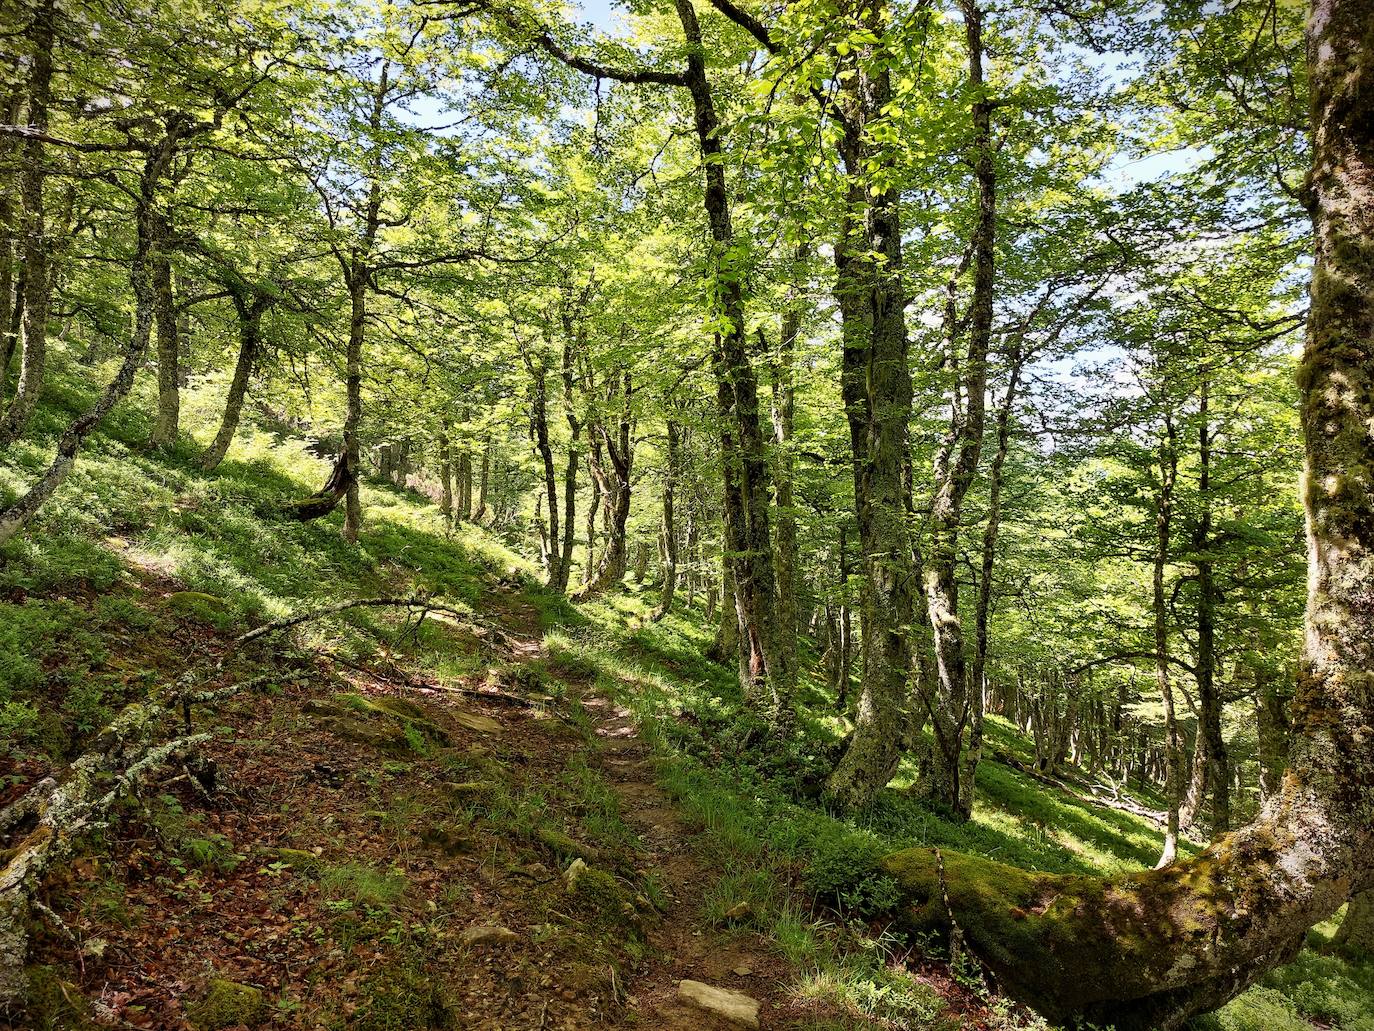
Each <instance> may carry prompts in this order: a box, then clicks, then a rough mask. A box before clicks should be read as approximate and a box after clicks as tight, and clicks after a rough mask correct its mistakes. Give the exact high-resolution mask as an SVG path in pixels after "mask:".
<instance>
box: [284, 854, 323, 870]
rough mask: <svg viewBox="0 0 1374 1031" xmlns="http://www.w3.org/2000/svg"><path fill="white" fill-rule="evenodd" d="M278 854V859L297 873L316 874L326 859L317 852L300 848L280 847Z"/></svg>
mask: <svg viewBox="0 0 1374 1031" xmlns="http://www.w3.org/2000/svg"><path fill="white" fill-rule="evenodd" d="M276 854H277V859H278V861H280V862H283V863H285V864H286V865H287V866H289V867H290V868H291V869H292V870H295V871H296V872H297V873H302V874H316V873H319V871H320V869H321V867H322V866H323V865H324V861H323V860H322V859H321V858H320V857H319V856H317V855H315V853H313V852H307V851H305V850H304V849H300V848H279V849H277V850H276Z"/></svg>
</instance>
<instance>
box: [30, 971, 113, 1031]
mask: <svg viewBox="0 0 1374 1031" xmlns="http://www.w3.org/2000/svg"><path fill="white" fill-rule="evenodd" d="M27 973H28V980H29V986H28V992H27V994H26V995H25V997H24V1015H25V1017H27V1019H28V1020H29V1022H30V1023H29V1024H28V1025H27V1026H29V1027H32V1028H33V1029H34V1031H94V1029H95V1027H96V1024H95V1022H94V1021H93V1020H92V1019H91V1009H90V1005H89V1003H87V1001H86V998H85V996H83V995H82V994H81V990H80V989H79V988H77V987H76V985H74V984H71V983H70V982H68V981H64V980H63V979H62V978H61V977H60V976H58V973H57V971H56V970H54V969H53V968H52V967H49V966H32V967H29V969H28V971H27Z"/></svg>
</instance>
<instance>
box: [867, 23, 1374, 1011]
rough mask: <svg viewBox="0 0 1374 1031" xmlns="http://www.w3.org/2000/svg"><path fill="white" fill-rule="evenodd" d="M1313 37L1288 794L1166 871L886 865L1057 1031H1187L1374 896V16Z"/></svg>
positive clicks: (911, 914) (913, 924)
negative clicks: (1316, 927)
mask: <svg viewBox="0 0 1374 1031" xmlns="http://www.w3.org/2000/svg"><path fill="white" fill-rule="evenodd" d="M1307 33H1308V37H1307V59H1308V81H1309V83H1310V88H1311V101H1312V119H1313V137H1312V138H1313V167H1312V172H1311V175H1310V177H1309V180H1308V186H1307V195H1308V200H1309V207H1310V210H1311V213H1312V221H1313V228H1314V230H1315V233H1314V235H1315V242H1316V248H1315V249H1316V255H1315V258H1316V260H1315V263H1314V268H1313V275H1312V289H1311V307H1310V309H1309V315H1308V329H1307V341H1306V345H1305V347H1304V353H1303V358H1302V362H1301V366H1300V371H1299V389H1300V393H1301V398H1302V427H1303V438H1304V443H1305V450H1306V462H1305V469H1304V475H1303V502H1304V507H1305V509H1306V513H1307V540H1308V598H1307V611H1306V616H1305V627H1306V635H1305V640H1304V645H1303V656H1302V662H1301V668H1300V671H1299V674H1298V678H1297V692H1296V696H1295V698H1294V701H1293V747H1292V757H1291V766H1290V768H1289V770H1288V772H1287V773H1286V775H1285V776H1284V779H1283V783H1282V785H1281V787H1280V789H1279V790H1278V792H1276V793H1275V794H1274V795H1273V796H1271V797H1270V799H1269V801H1268V802H1267V803H1266V804H1265V806H1264V808H1263V809H1262V810H1261V812H1260V814H1259V816H1258V817H1257V818H1256V819H1255V821H1254V822H1253V823H1252V824H1250V825H1249V826H1247V827H1244V828H1242V829H1240V830H1238V831H1235V832H1233V833H1231V834H1229V835H1226V836H1224V837H1222V838H1220V839H1219V840H1217V841H1215V842H1213V843H1212V844H1211V845H1210V846H1208V848H1207V849H1206V850H1204V851H1203V852H1202V853H1201V854H1200V855H1198V856H1197V857H1195V858H1193V859H1191V860H1186V861H1180V862H1177V863H1174V864H1173V865H1171V866H1169V867H1167V868H1165V869H1162V870H1153V871H1144V872H1132V873H1129V874H1125V875H1121V876H1118V877H1112V878H1094V877H1073V876H1056V875H1048V874H1035V873H1029V872H1026V871H1023V870H1018V869H1016V868H1014V867H1009V866H1005V865H1003V864H1000V863H996V862H992V861H990V860H984V859H975V858H972V857H968V856H960V855H958V854H956V853H949V852H946V853H944V854H943V855H942V856H941V855H937V854H935V853H932V852H929V851H927V850H923V849H912V850H908V851H904V852H899V853H896V854H894V855H892V856H889V857H888V858H887V859H886V860H885V861H884V863H883V866H884V868H885V869H886V870H887V871H888V872H889V873H890V874H891V875H892V876H894V877H895V878H896V879H897V881H898V882H899V884H900V885H901V886H902V888H903V889H904V891H905V893H906V895H907V900H908V901H907V904H906V905H905V906H904V908H903V917H902V923H903V924H904V925H905V926H906V927H907V928H908V929H910V930H929V929H932V928H941V927H948V926H949V924H950V922H951V920H954V921H957V922H958V924H959V927H960V928H961V930H962V932H963V937H964V941H965V943H966V944H967V946H968V947H969V948H970V949H971V950H972V951H973V952H974V953H975V954H976V955H977V956H978V957H979V958H980V959H982V960H983V961H984V962H985V963H987V964H988V966H989V967H990V968H991V970H992V971H993V973H994V974H995V975H996V977H997V980H998V983H999V985H1000V986H1001V987H1002V988H1003V989H1004V990H1006V991H1007V992H1008V993H1010V994H1011V995H1013V996H1015V997H1017V998H1019V999H1021V1000H1022V1001H1024V1002H1026V1003H1028V1004H1030V1005H1032V1006H1033V1007H1035V1008H1036V1009H1037V1010H1039V1011H1040V1012H1041V1013H1042V1014H1044V1015H1045V1016H1046V1017H1047V1018H1048V1019H1049V1020H1050V1021H1051V1022H1053V1023H1062V1024H1068V1025H1073V1026H1076V1027H1082V1026H1084V1025H1085V1024H1086V1023H1088V1022H1092V1023H1094V1024H1097V1025H1099V1026H1101V1025H1115V1027H1116V1028H1117V1031H1145V1029H1154V1028H1158V1029H1160V1031H1175V1029H1177V1028H1180V1027H1182V1026H1183V1025H1184V1023H1185V1022H1186V1021H1187V1020H1188V1019H1190V1018H1191V1017H1192V1016H1194V1015H1195V1014H1198V1013H1201V1012H1204V1011H1206V1010H1210V1009H1214V1008H1215V1007H1217V1006H1219V1005H1221V1004H1222V1003H1224V1002H1225V1001H1226V1000H1228V999H1230V998H1232V997H1234V996H1235V995H1237V994H1238V993H1239V992H1241V991H1243V990H1244V989H1245V988H1246V987H1248V986H1249V985H1251V984H1253V983H1254V982H1255V981H1256V980H1258V979H1259V978H1260V977H1261V976H1263V975H1264V973H1265V972H1267V971H1268V970H1270V969H1272V968H1273V967H1275V966H1277V965H1278V964H1280V963H1283V962H1286V961H1287V960H1289V959H1291V958H1292V957H1293V956H1294V955H1296V954H1297V952H1298V950H1299V949H1301V948H1302V945H1303V942H1304V939H1305V936H1306V932H1307V930H1308V928H1310V927H1311V926H1312V925H1313V924H1315V923H1317V922H1318V921H1321V920H1324V919H1326V918H1327V917H1329V916H1331V915H1332V914H1333V913H1335V912H1336V911H1337V910H1338V909H1339V908H1340V907H1341V905H1342V904H1344V903H1345V902H1346V900H1347V899H1349V898H1350V897H1351V896H1352V895H1357V894H1360V893H1362V892H1367V891H1369V890H1370V889H1372V888H1374V866H1371V865H1370V863H1369V856H1370V855H1371V854H1374V604H1371V603H1370V595H1369V584H1370V583H1372V582H1374V482H1371V469H1374V440H1371V434H1370V429H1369V427H1370V426H1371V425H1374V49H1371V41H1374V7H1371V6H1370V5H1369V4H1367V3H1365V2H1364V0H1313V4H1312V9H1311V16H1310V18H1309V20H1308V24H1307Z"/></svg>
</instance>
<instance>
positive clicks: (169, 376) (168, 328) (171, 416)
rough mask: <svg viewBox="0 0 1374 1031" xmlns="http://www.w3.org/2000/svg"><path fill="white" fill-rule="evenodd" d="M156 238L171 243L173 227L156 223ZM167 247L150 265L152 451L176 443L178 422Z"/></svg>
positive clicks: (177, 361) (176, 346)
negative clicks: (153, 353) (154, 350)
mask: <svg viewBox="0 0 1374 1031" xmlns="http://www.w3.org/2000/svg"><path fill="white" fill-rule="evenodd" d="M158 232H159V235H160V236H161V237H162V238H163V239H164V240H170V239H171V235H172V227H171V225H170V223H169V221H168V220H166V219H161V220H159V225H158ZM167 251H168V248H166V247H162V248H159V250H158V255H157V258H156V260H155V261H154V262H153V270H152V271H153V291H154V294H155V296H156V302H155V303H154V305H153V323H154V330H155V333H156V341H157V417H156V418H155V419H154V420H153V430H152V433H151V435H150V436H149V438H148V444H149V446H151V447H153V448H166V447H171V446H172V445H173V444H175V443H176V439H177V430H178V429H179V427H180V422H181V339H180V334H179V333H178V332H177V308H176V298H175V297H174V296H173V294H172V263H171V259H170V257H169V255H168V253H167Z"/></svg>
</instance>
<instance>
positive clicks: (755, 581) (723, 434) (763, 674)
mask: <svg viewBox="0 0 1374 1031" xmlns="http://www.w3.org/2000/svg"><path fill="white" fill-rule="evenodd" d="M674 6H675V7H676V9H677V14H678V20H679V21H680V22H681V24H682V32H683V37H684V39H685V40H686V43H687V55H686V67H685V72H684V76H683V84H684V85H685V86H686V88H687V91H688V92H689V93H690V94H691V97H692V110H693V119H694V124H695V128H696V134H697V144H698V146H699V147H700V150H701V156H702V174H703V176H704V179H705V191H704V195H703V200H704V205H705V208H706V216H707V221H708V222H709V224H710V230H711V243H712V253H711V257H710V265H711V266H712V267H713V268H715V270H716V272H715V282H714V284H713V288H714V290H713V293H714V296H715V299H716V304H717V305H719V313H718V314H719V317H720V320H721V321H722V322H723V323H724V326H723V328H722V330H721V331H720V332H718V333H716V334H715V336H714V339H713V343H714V346H713V347H712V349H711V365H712V371H713V373H714V375H715V379H716V407H717V411H718V415H719V419H720V443H721V471H722V487H723V502H724V503H723V514H724V522H725V551H726V554H727V558H728V561H729V562H730V564H731V566H733V573H734V578H735V598H736V602H737V608H738V613H739V621H740V623H739V630H740V647H741V650H742V659H741V663H740V674H741V677H742V681H741V688H742V689H743V691H744V696H745V698H746V699H749V700H750V701H751V702H752V703H754V704H756V705H761V706H762V707H763V708H764V709H765V710H766V711H767V717H768V719H769V721H770V722H771V723H772V724H773V725H774V727H775V729H776V730H777V731H778V732H779V733H780V734H786V733H788V732H789V728H790V726H791V723H792V718H793V712H792V706H793V697H792V696H793V691H794V689H795V686H796V685H795V682H794V680H793V679H791V678H790V676H789V671H790V670H791V669H792V668H793V665H794V664H793V663H789V661H788V658H787V657H785V656H783V655H781V654H780V649H781V648H782V643H781V641H780V639H779V633H778V625H777V611H776V604H777V579H776V568H775V564H774V552H773V540H772V536H773V535H772V531H771V527H770V519H769V500H770V494H771V493H772V492H771V489H770V484H769V482H768V481H769V478H770V477H769V463H768V454H767V447H766V446H765V443H764V435H763V429H762V426H761V420H760V415H759V398H758V381H757V378H756V376H755V373H754V366H753V363H752V361H751V359H750V354H749V348H748V346H747V344H746V340H745V325H746V322H745V298H744V277H742V276H740V275H738V274H737V273H736V271H735V269H734V267H733V264H732V262H733V258H734V255H735V250H736V246H737V245H736V241H735V230H734V224H733V221H732V218H731V213H730V199H729V193H728V191H727V189H726V182H725V168H726V162H725V152H724V145H723V143H722V140H721V133H720V122H719V119H718V118H717V115H716V109H715V100H714V97H713V95H712V91H711V83H710V79H709V78H708V77H707V73H706V59H705V48H704V45H703V43H702V38H701V27H700V25H699V24H698V22H697V15H696V9H695V8H694V7H693V6H692V0H674Z"/></svg>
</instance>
